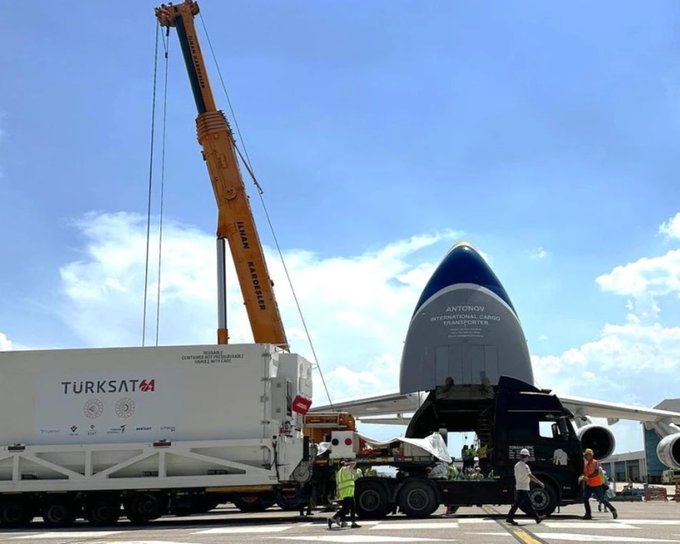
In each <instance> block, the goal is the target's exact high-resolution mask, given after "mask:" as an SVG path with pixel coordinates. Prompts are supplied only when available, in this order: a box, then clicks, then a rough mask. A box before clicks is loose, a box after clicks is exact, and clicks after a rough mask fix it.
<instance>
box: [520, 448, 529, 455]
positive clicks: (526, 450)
mask: <svg viewBox="0 0 680 544" xmlns="http://www.w3.org/2000/svg"><path fill="white" fill-rule="evenodd" d="M519 454H520V456H524V455H526V456H527V457H529V456H530V455H531V454H530V453H529V450H528V449H526V448H522V449H521V450H520V451H519Z"/></svg>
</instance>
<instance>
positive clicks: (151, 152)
mask: <svg viewBox="0 0 680 544" xmlns="http://www.w3.org/2000/svg"><path fill="white" fill-rule="evenodd" d="M159 29H160V27H159V25H158V24H156V40H155V41H156V44H155V49H154V55H153V91H152V93H151V94H152V96H151V143H150V150H149V185H148V195H147V201H146V257H145V260H144V301H143V311H142V346H144V345H145V344H146V303H147V297H148V291H149V245H150V240H151V193H152V187H153V159H154V135H155V133H156V80H157V75H158V35H159V33H160V32H159Z"/></svg>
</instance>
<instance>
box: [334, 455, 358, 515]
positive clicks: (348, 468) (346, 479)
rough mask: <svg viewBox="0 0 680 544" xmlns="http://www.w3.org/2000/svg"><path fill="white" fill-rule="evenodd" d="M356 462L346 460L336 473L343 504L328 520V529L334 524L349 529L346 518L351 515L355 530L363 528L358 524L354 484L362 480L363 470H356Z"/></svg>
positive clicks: (337, 485) (339, 495) (339, 494)
mask: <svg viewBox="0 0 680 544" xmlns="http://www.w3.org/2000/svg"><path fill="white" fill-rule="evenodd" d="M356 465H357V464H356V462H355V461H354V460H352V459H344V460H343V461H342V466H341V467H340V468H339V469H338V471H337V472H336V473H335V482H336V487H337V490H338V491H337V493H338V498H339V499H340V501H341V502H342V506H341V508H340V510H338V511H337V512H336V513H335V514H334V515H333V516H332V517H330V518H328V528H329V529H331V528H332V527H333V523H335V524H337V526H338V527H347V523H346V522H345V516H346V515H347V514H349V515H350V520H351V521H352V524H351V525H350V527H352V528H353V529H356V528H359V527H361V525H359V524H358V523H357V522H356V514H357V509H356V504H355V503H354V482H355V481H356V480H357V479H358V478H361V470H359V469H358V468H356Z"/></svg>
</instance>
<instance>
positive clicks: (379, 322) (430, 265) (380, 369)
mask: <svg viewBox="0 0 680 544" xmlns="http://www.w3.org/2000/svg"><path fill="white" fill-rule="evenodd" d="M77 227H78V228H79V229H80V230H81V232H82V233H83V235H84V236H85V238H86V245H85V249H84V252H83V256H82V258H81V259H80V260H78V261H75V262H71V263H68V264H66V265H64V266H63V267H62V281H63V294H64V306H63V317H64V320H65V322H66V323H68V324H69V325H70V326H71V327H73V329H74V330H75V331H76V332H77V333H78V335H79V336H80V338H82V340H83V342H84V343H85V344H87V345H93V346H111V345H139V343H140V341H141V316H142V292H143V278H144V254H145V225H144V220H143V218H141V217H139V216H136V215H131V214H125V213H120V214H104V215H95V214H92V215H89V216H87V217H86V218H84V219H83V220H82V221H80V222H78V223H77ZM457 237H458V235H457V233H455V232H451V231H445V232H442V233H438V234H435V235H422V236H414V237H412V238H409V239H407V240H401V241H397V242H395V243H392V244H389V245H386V246H385V247H383V248H379V249H374V250H372V251H369V252H366V253H364V254H361V255H354V256H345V257H341V256H330V257H322V256H319V255H317V254H315V253H312V252H309V251H303V250H294V251H286V252H285V259H286V264H287V267H288V270H289V272H290V274H291V277H292V279H293V282H294V285H295V288H296V290H297V296H298V299H299V301H300V303H301V305H302V308H303V312H304V315H305V319H306V322H307V324H308V326H309V329H310V332H311V335H312V339H313V341H314V344H315V351H316V353H317V355H318V357H319V362H320V366H321V368H322V370H324V376H325V381H326V383H327V385H328V386H329V389H330V393H331V396H332V398H333V400H340V399H343V398H347V397H357V396H362V395H366V394H376V393H381V392H388V391H395V390H397V387H398V377H399V358H400V356H401V347H402V343H403V339H404V336H405V333H406V328H407V326H408V322H409V320H410V316H411V313H412V311H413V305H414V301H415V300H417V298H418V296H419V295H420V292H421V290H422V287H423V285H424V284H425V283H426V281H427V279H428V278H429V277H430V275H431V273H432V271H433V269H434V267H435V266H436V264H437V263H436V262H423V257H422V254H417V252H422V250H424V249H426V248H430V247H432V246H435V245H437V244H443V243H446V244H450V243H451V242H452V241H454V240H455V239H456V238H457ZM164 238H165V240H164V245H163V275H162V281H161V283H162V290H161V302H162V304H161V319H160V323H161V334H160V343H161V344H165V345H167V344H199V343H206V344H212V343H214V342H215V337H216V333H215V326H216V325H215V323H216V318H215V314H216V289H215V272H214V271H215V255H214V253H215V250H214V238H213V237H212V236H211V235H208V234H205V233H202V232H199V231H197V230H196V229H194V228H192V227H187V226H184V225H179V224H173V223H169V222H166V223H165V227H164ZM265 252H266V253H267V260H268V264H269V270H270V274H271V276H272V278H274V280H275V281H276V290H277V298H278V302H279V307H280V309H281V313H282V316H283V320H284V323H285V325H286V331H287V334H288V339H289V342H290V344H291V348H292V350H293V351H295V352H298V353H301V354H303V355H305V356H306V357H308V358H309V359H310V360H311V359H312V352H311V349H310V348H309V346H308V343H307V339H306V336H305V332H304V329H303V327H302V324H301V322H300V320H299V318H298V316H297V311H296V309H295V304H294V300H293V297H292V293H291V292H290V290H289V289H288V288H287V286H286V285H285V274H284V272H283V268H282V265H281V263H280V262H279V260H278V256H276V255H275V254H274V252H273V251H270V250H269V249H267V248H265ZM444 253H445V249H436V255H437V260H439V257H440V256H442V255H444ZM155 263H156V258H155V257H154V258H153V259H152V264H153V266H152V267H151V272H150V276H149V277H150V288H149V298H150V304H149V307H148V317H147V322H148V324H149V325H148V331H149V333H148V336H147V344H153V340H154V338H153V336H154V332H153V331H154V325H155V307H156V306H155V304H156V288H157V284H156V270H155ZM678 270H680V250H679V251H676V252H674V251H671V252H669V253H667V254H666V255H665V256H663V257H657V258H653V259H640V260H638V261H636V262H634V263H630V264H626V265H623V266H619V267H616V268H615V269H613V270H612V271H611V272H610V273H609V274H605V275H602V276H600V277H599V278H597V281H598V283H599V284H600V285H601V287H602V288H603V289H604V290H606V291H610V292H613V293H616V294H621V295H624V296H628V297H630V298H631V300H630V302H629V306H628V315H627V316H626V317H625V319H622V322H621V323H610V324H606V325H605V326H603V328H602V330H601V331H600V334H599V337H598V338H597V339H595V340H593V341H590V342H586V343H584V344H582V345H580V346H578V347H575V348H572V349H569V350H566V351H565V352H564V353H562V354H560V355H550V356H543V357H533V364H534V372H535V375H536V379H537V382H538V383H539V384H541V385H543V386H546V387H552V388H555V390H556V391H557V392H558V393H559V392H561V393H571V394H575V395H579V396H585V397H593V398H600V399H604V400H612V401H616V402H626V403H641V404H645V405H649V404H650V392H651V395H652V397H653V399H654V401H655V402H657V401H660V400H662V399H663V398H665V397H674V396H677V393H676V391H677V388H678V386H679V385H680V379H676V378H675V377H674V376H676V375H680V373H678V364H679V362H680V327H664V326H662V325H660V324H659V323H658V322H657V321H658V320H656V314H657V313H658V308H659V302H658V301H657V299H658V298H660V297H662V296H663V295H668V294H673V293H677V292H680V283H678V281H679V280H678V278H679V277H680V274H679V273H678ZM228 276H229V278H231V282H230V285H229V286H228V300H229V303H228V312H229V316H230V323H229V327H230V333H231V340H232V342H235V343H236V342H250V341H252V337H251V334H250V326H249V324H248V320H247V316H246V315H245V312H244V310H243V305H242V299H241V296H240V291H239V289H238V286H237V285H236V280H235V273H234V271H233V269H231V270H228ZM1 338H2V337H1V336H0V341H1ZM314 387H315V402H316V403H317V404H324V403H326V402H327V398H326V395H325V393H324V391H323V386H322V383H321V380H320V379H319V375H318V373H317V374H316V375H315V384H314ZM635 428H636V427H635ZM635 428H629V431H628V432H629V434H630V436H634V435H635V434H636V433H635V432H634V431H630V429H635ZM369 432H371V433H372V431H369ZM389 434H390V435H391V436H394V435H395V434H396V433H392V432H391V431H390V432H389ZM638 436H639V435H638ZM625 440H627V439H625ZM625 440H624V441H623V442H622V443H621V447H623V448H624V449H626V445H627V443H626V442H625ZM635 447H638V446H633V447H632V448H627V449H634V448H635ZM619 451H621V450H620V449H619Z"/></svg>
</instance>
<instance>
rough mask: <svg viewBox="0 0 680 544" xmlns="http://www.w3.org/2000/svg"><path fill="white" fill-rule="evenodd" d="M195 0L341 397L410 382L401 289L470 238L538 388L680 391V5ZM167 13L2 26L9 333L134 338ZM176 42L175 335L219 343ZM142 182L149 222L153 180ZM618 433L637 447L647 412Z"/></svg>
mask: <svg viewBox="0 0 680 544" xmlns="http://www.w3.org/2000/svg"><path fill="white" fill-rule="evenodd" d="M200 5H201V8H202V16H203V18H204V21H205V24H206V26H207V28H208V32H209V34H210V39H211V40H212V43H213V46H214V48H215V51H216V54H217V59H218V63H219V66H220V69H221V71H222V73H223V75H224V77H225V80H226V84H227V88H228V91H229V93H230V96H231V99H232V101H233V103H234V106H235V110H236V114H237V116H238V121H239V124H240V126H241V129H242V131H243V135H244V139H245V143H246V145H247V150H248V152H249V154H250V157H251V159H252V161H253V164H254V167H255V170H256V172H257V174H258V177H259V179H260V181H261V183H262V185H263V186H264V189H265V195H264V198H265V200H266V202H267V206H268V209H269V211H270V214H271V216H272V220H273V223H274V225H275V228H276V233H277V236H278V238H279V241H280V243H281V246H282V249H283V252H284V255H285V257H286V260H287V263H288V266H289V268H290V269H291V272H292V275H293V282H294V283H295V285H296V287H297V289H298V295H299V297H300V299H301V301H302V304H303V311H304V312H305V316H306V319H307V321H308V323H309V326H310V329H311V333H312V336H313V340H314V342H315V344H316V347H317V350H318V352H319V356H320V365H321V368H322V369H323V371H324V373H325V375H326V378H327V380H328V381H329V382H330V383H331V393H332V395H333V397H334V399H336V400H338V399H341V398H343V397H348V396H357V395H360V394H368V393H374V392H385V391H389V390H395V389H396V387H397V373H398V364H399V356H400V351H401V342H402V341H403V338H404V335H405V332H406V328H407V325H408V319H409V317H410V314H411V312H412V310H413V306H414V305H415V302H416V301H417V299H418V296H419V294H420V290H421V289H422V287H423V286H424V284H425V282H426V280H427V278H428V277H429V273H430V272H431V271H432V270H433V268H434V267H435V266H436V264H437V263H438V262H439V260H441V259H442V258H443V257H444V255H445V254H446V251H447V250H448V248H449V247H450V246H451V245H452V244H453V243H454V242H455V241H457V240H459V239H461V238H464V239H467V240H469V241H471V242H472V243H473V244H474V245H475V246H476V247H477V248H478V249H479V250H480V251H482V252H483V253H484V254H485V255H486V256H487V258H488V259H489V261H490V263H491V265H492V267H493V268H494V270H495V272H496V274H497V275H498V276H499V278H500V280H501V281H502V282H503V284H504V286H505V288H506V290H507V291H508V293H509V294H510V297H511V299H512V301H513V303H514V305H515V307H516V309H517V311H518V313H519V316H520V319H521V321H522V323H523V326H524V330H525V333H526V336H527V340H528V342H529V347H530V351H531V353H532V355H533V356H534V358H535V371H536V375H537V378H538V380H539V383H540V384H541V385H542V386H545V387H552V388H554V389H555V390H556V391H558V392H559V391H563V392H568V393H571V394H575V395H581V396H592V397H595V398H601V399H609V400H613V401H617V402H629V403H639V404H643V405H654V404H656V403H658V402H660V401H661V400H662V399H664V398H668V397H677V396H679V395H678V393H677V391H678V385H679V381H680V378H679V377H678V376H679V373H678V372H677V370H678V365H679V364H680V363H679V361H680V317H679V316H680V304H679V294H680V215H677V214H678V213H680V202H679V201H678V197H677V195H678V189H677V185H678V172H679V171H680V164H679V163H680V158H678V157H679V155H678V153H677V146H678V135H679V132H680V61H678V56H677V51H678V34H677V31H676V30H675V29H676V28H677V27H678V23H679V22H680V5H678V4H677V3H675V2H655V3H654V4H653V6H652V7H653V9H652V7H650V5H642V4H640V3H634V2H630V3H626V2H623V3H622V2H600V3H597V4H596V5H594V4H592V3H587V2H575V3H570V4H569V5H568V6H566V5H561V6H560V5H556V4H554V3H545V2H521V3H519V2H518V3H503V2H495V3H491V4H481V3H464V2H443V1H438V2H437V1H431V2H405V1H372V2H359V1H345V2H323V3H310V2H283V1H277V2H263V1H258V0H248V1H245V0H244V1H230V2H217V1H215V0H204V1H203V2H201V3H200ZM153 7H154V3H153V2H140V1H134V2H133V1H127V2H125V1H124V2H119V3H117V4H116V5H115V11H112V10H111V8H110V6H109V5H105V4H102V3H95V2H84V1H74V2H71V3H69V4H68V6H67V7H66V8H65V7H64V6H63V5H61V4H55V3H44V2H37V1H25V2H20V3H16V2H15V3H12V10H11V16H10V17H4V18H2V19H0V45H1V47H0V66H2V67H3V74H4V76H3V78H2V84H0V134H1V135H0V233H1V234H0V236H1V238H0V240H1V242H0V243H1V244H2V254H3V259H2V263H3V267H2V269H1V270H0V346H2V347H4V348H5V349H9V348H13V349H25V348H52V347H90V346H115V345H139V343H140V342H141V316H142V305H141V301H142V293H143V283H142V280H143V266H144V242H145V239H144V236H145V219H144V214H145V210H146V205H147V202H146V193H147V175H148V162H149V139H150V117H151V87H152V75H153V53H154V43H155V24H156V23H155V18H154V15H153ZM198 26H199V27H201V23H200V21H198ZM169 43H170V59H169V64H170V71H169V91H168V92H169V96H168V120H167V129H166V133H167V151H166V175H165V184H166V185H165V201H164V206H165V208H164V210H165V211H164V221H165V222H166V227H167V228H166V236H165V241H164V246H163V256H164V260H163V278H164V279H163V282H162V285H161V290H162V304H161V318H160V323H161V327H160V343H161V344H192V343H211V342H213V341H214V338H215V336H214V328H215V298H216V297H215V289H214V266H213V261H214V255H213V253H214V250H213V241H212V240H213V233H214V229H215V221H216V213H215V205H214V201H213V196H212V190H211V188H210V185H209V180H208V177H207V174H206V171H205V166H204V164H203V161H202V160H201V158H200V153H199V149H198V144H197V143H196V140H195V135H194V134H195V132H194V117H195V110H194V104H193V99H192V97H191V94H190V88H189V84H188V81H187V78H186V73H185V70H184V66H183V63H182V60H181V56H180V54H179V49H178V45H177V40H176V36H175V35H174V33H171V35H170V42H169ZM203 46H204V52H205V53H206V55H207V56H208V57H209V53H208V48H207V40H206V39H205V38H204V40H203ZM209 71H210V73H211V80H212V83H213V87H214V89H215V93H216V96H217V102H218V104H219V105H220V106H221V107H222V108H223V109H226V108H227V105H226V100H225V98H224V95H223V94H222V92H221V89H220V85H219V80H218V78H217V74H216V71H215V67H214V66H213V64H212V62H211V61H210V60H209ZM160 99H161V95H160V94H159V100H160ZM158 142H159V140H157V143H158ZM157 145H159V144H157ZM157 151H158V147H157ZM158 156H159V154H157V158H158ZM158 170H159V166H158V164H157V166H156V171H157V172H158ZM247 184H248V186H249V188H251V189H252V185H251V184H250V183H249V182H247ZM251 194H253V195H254V192H252V190H251ZM154 198H155V200H154V204H153V206H154V213H155V214H156V215H155V219H156V220H157V217H158V216H157V213H158V209H159V207H158V206H159V204H158V179H156V180H155V185H154ZM253 207H254V210H255V213H256V216H257V217H256V219H257V221H258V224H259V225H260V228H261V235H262V239H263V243H264V244H265V246H266V248H267V251H268V256H269V263H270V269H271V272H272V275H273V277H274V279H275V281H276V284H277V295H278V297H279V303H280V305H281V308H282V312H283V315H284V321H285V324H286V327H287V330H288V333H289V336H290V337H291V340H292V345H293V349H295V350H296V351H299V352H301V353H303V354H305V355H308V356H309V355H310V351H309V347H308V345H307V343H306V341H305V338H304V335H303V333H302V331H301V325H300V322H299V319H298V318H297V316H296V314H295V310H294V307H293V304H292V301H291V296H290V292H289V290H288V289H287V286H286V282H285V278H284V276H283V272H282V270H281V265H280V263H279V261H278V257H277V256H276V254H275V252H274V251H273V249H272V248H273V240H272V236H271V234H270V233H269V231H268V230H267V229H266V228H265V227H266V225H265V220H264V217H263V214H262V209H261V207H260V205H259V200H258V199H257V198H253ZM154 274H155V272H154V271H152V277H155V275H154ZM152 292H154V293H155V287H152ZM230 294H231V301H232V302H231V306H232V310H233V311H232V312H231V314H232V315H233V316H234V320H233V321H232V322H231V323H230V329H231V330H232V334H233V336H234V339H235V340H241V341H249V340H250V336H249V328H248V324H247V321H246V320H245V317H244V316H243V314H242V313H241V312H240V302H239V300H238V292H237V289H235V288H234V287H232V288H231V290H230ZM151 307H152V308H155V299H154V300H152V301H151ZM152 321H155V319H154V320H152ZM148 335H149V337H151V338H153V337H154V335H155V330H153V327H150V328H149V330H148ZM317 393H319V395H318V396H317V402H319V403H325V401H326V399H325V397H324V396H323V395H322V394H321V389H320V388H319V387H317ZM614 429H615V430H617V436H619V448H618V449H619V451H625V450H630V449H637V448H640V447H641V444H642V441H641V438H640V430H639V426H637V425H628V426H625V425H621V424H617V427H615V428H614ZM619 429H620V430H619Z"/></svg>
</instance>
